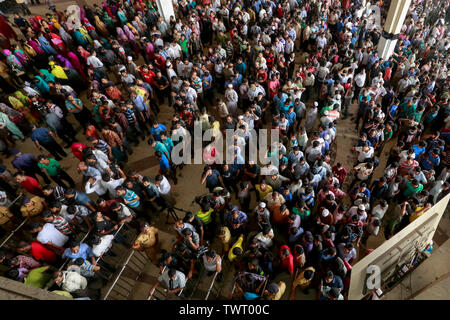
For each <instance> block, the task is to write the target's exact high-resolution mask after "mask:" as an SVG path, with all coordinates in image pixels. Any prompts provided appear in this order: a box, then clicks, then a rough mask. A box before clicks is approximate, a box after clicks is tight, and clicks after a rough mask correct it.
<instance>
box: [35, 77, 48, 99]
mask: <svg viewBox="0 0 450 320" xmlns="http://www.w3.org/2000/svg"><path fill="white" fill-rule="evenodd" d="M33 83H34V85H35V86H36V88H37V89H38V90H39V92H40V93H41V95H42V96H44V97H47V96H48V93H49V92H50V87H49V85H48V84H47V82H46V81H45V80H44V79H43V78H42V76H40V75H39V76H34V79H33Z"/></svg>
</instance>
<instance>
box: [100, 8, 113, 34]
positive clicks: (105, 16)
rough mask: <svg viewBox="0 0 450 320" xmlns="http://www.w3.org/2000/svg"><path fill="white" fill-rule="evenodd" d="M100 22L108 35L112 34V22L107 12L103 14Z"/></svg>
mask: <svg viewBox="0 0 450 320" xmlns="http://www.w3.org/2000/svg"><path fill="white" fill-rule="evenodd" d="M102 20H103V22H104V23H105V25H106V28H107V29H108V32H109V33H110V34H112V33H114V20H113V19H112V18H111V17H110V16H109V14H108V12H106V11H105V12H103V15H102Z"/></svg>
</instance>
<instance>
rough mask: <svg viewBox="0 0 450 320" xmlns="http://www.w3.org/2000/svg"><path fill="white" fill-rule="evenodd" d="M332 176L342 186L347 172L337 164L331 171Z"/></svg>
mask: <svg viewBox="0 0 450 320" xmlns="http://www.w3.org/2000/svg"><path fill="white" fill-rule="evenodd" d="M331 171H332V172H333V175H334V176H335V177H336V178H337V179H338V180H339V183H340V184H341V186H342V184H343V183H344V181H345V178H347V170H346V169H345V168H344V166H343V165H342V164H341V163H340V162H338V163H337V164H336V165H335V166H334V167H333V168H332V169H331Z"/></svg>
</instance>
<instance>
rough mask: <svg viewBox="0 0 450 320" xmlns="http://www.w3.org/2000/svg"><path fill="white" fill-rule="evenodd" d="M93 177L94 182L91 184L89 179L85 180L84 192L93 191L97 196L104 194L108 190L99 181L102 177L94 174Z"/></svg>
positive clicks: (89, 192)
mask: <svg viewBox="0 0 450 320" xmlns="http://www.w3.org/2000/svg"><path fill="white" fill-rule="evenodd" d="M94 179H95V182H94V183H92V184H91V183H90V182H89V181H88V182H86V186H85V188H84V189H85V191H86V193H87V194H91V193H94V192H95V193H96V194H98V195H99V196H102V195H104V194H105V193H106V192H107V191H108V190H107V189H106V188H105V187H104V186H103V184H102V183H101V181H102V178H101V177H100V176H96V177H94Z"/></svg>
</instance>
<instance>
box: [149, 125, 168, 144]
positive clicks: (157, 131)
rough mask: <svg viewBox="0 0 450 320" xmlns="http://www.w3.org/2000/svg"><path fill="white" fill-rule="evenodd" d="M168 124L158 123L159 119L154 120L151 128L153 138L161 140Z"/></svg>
mask: <svg viewBox="0 0 450 320" xmlns="http://www.w3.org/2000/svg"><path fill="white" fill-rule="evenodd" d="M166 129H167V128H166V126H165V125H163V124H160V123H158V122H157V121H153V123H152V127H151V128H150V134H151V135H152V136H153V139H155V140H156V141H161V132H163V131H166Z"/></svg>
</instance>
